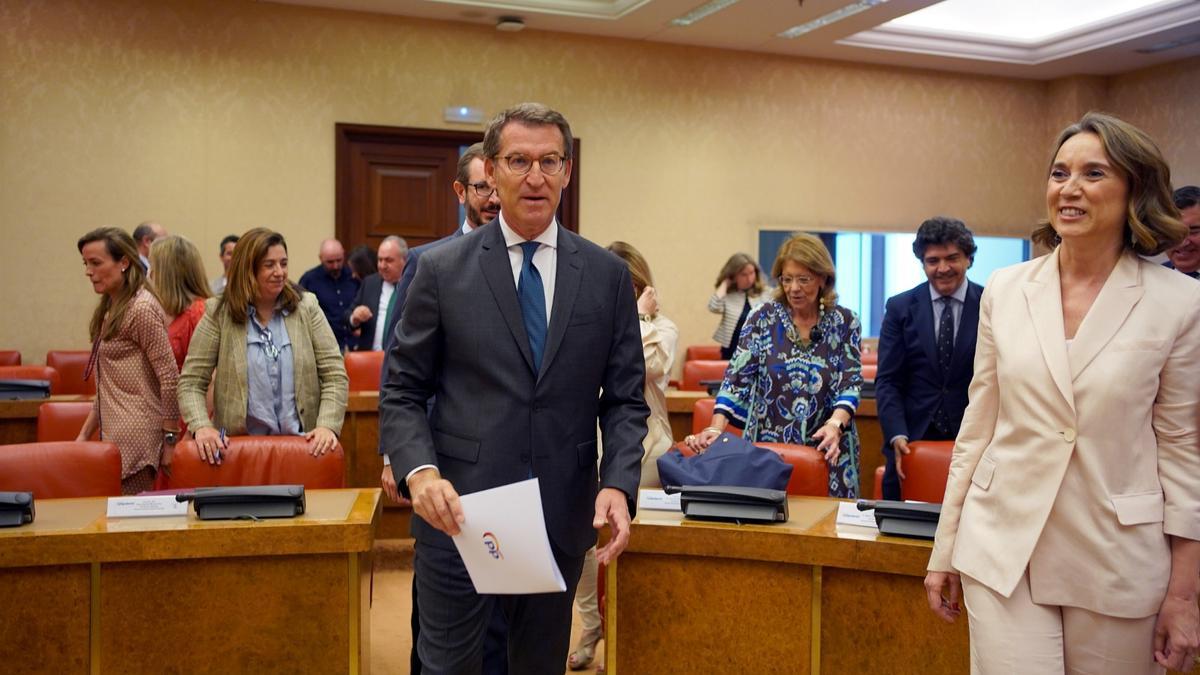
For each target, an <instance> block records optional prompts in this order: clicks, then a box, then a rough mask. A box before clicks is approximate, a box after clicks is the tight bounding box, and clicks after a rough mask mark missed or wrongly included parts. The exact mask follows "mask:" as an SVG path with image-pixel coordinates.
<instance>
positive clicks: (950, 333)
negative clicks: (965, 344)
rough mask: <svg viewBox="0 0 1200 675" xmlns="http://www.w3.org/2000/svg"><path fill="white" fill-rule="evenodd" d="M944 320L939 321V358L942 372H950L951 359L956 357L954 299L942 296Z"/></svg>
mask: <svg viewBox="0 0 1200 675" xmlns="http://www.w3.org/2000/svg"><path fill="white" fill-rule="evenodd" d="M938 302H940V303H942V318H941V319H940V320H939V321H938V335H937V356H938V365H940V366H941V367H942V371H943V372H944V371H948V370H950V359H951V358H952V357H953V356H954V304H953V303H954V298H951V297H950V296H946V295H944V296H942V297H940V298H938Z"/></svg>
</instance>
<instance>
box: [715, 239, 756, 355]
mask: <svg viewBox="0 0 1200 675" xmlns="http://www.w3.org/2000/svg"><path fill="white" fill-rule="evenodd" d="M762 276H763V275H762V270H761V269H759V267H758V263H756V262H754V258H751V257H750V256H749V255H747V254H745V253H734V254H733V255H731V256H730V257H729V260H726V261H725V265H724V266H723V267H722V268H721V273H720V274H718V275H717V283H716V290H715V291H714V292H713V294H712V297H711V298H709V299H708V311H710V312H712V313H713V314H720V315H721V323H719V324H717V330H716V332H715V333H713V339H714V340H716V341H717V344H718V345H720V346H721V358H722V359H725V360H726V361H728V360H729V359H730V358H731V357H732V356H733V350H734V349H736V348H737V344H738V336H740V335H741V333H742V326H744V325H745V323H746V317H747V316H749V315H750V312H751V311H753V310H755V309H756V308H758V306H759V305H761V304H763V303H764V302H766V300H767V297H766V295H764V294H763V288H764V287H763V279H762Z"/></svg>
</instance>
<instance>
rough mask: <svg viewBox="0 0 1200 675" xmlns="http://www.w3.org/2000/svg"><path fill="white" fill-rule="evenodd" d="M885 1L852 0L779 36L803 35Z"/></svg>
mask: <svg viewBox="0 0 1200 675" xmlns="http://www.w3.org/2000/svg"><path fill="white" fill-rule="evenodd" d="M887 1H888V0H858V2H852V3H850V4H849V5H846V6H845V7H842V8H840V9H835V10H834V11H832V12H830V13H828V14H825V15H823V16H819V17H817V18H815V19H813V20H812V21H809V22H808V23H802V24H800V25H799V26H792V27H791V28H789V29H787V30H785V31H783V32H782V33H780V34H779V37H781V38H787V39H791V38H795V37H800V36H801V35H804V34H805V33H811V32H813V31H814V30H817V29H819V28H824V27H825V26H828V25H829V24H831V23H837V22H838V21H841V20H842V19H848V18H850V17H852V16H854V15H855V14H860V13H862V12H865V11H867V10H868V9H871V8H872V7H876V6H878V5H882V4H883V3H885V2H887Z"/></svg>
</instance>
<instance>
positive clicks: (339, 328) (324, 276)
mask: <svg viewBox="0 0 1200 675" xmlns="http://www.w3.org/2000/svg"><path fill="white" fill-rule="evenodd" d="M320 259H321V264H320V265H317V266H316V267H314V268H312V269H311V270H309V271H307V272H305V273H304V276H302V277H300V285H301V286H302V287H304V290H306V291H308V292H309V293H312V294H313V295H315V296H317V302H318V303H319V304H320V305H321V311H323V312H325V319H326V320H327V321H328V322H329V327H330V328H332V329H333V336H334V337H335V338H337V342H338V347H340V348H341V349H342V351H346V333H347V327H346V322H345V318H346V314H347V313H348V312H349V311H350V309H351V308H352V307H353V306H354V296H355V295H357V294H358V280H357V279H355V278H354V275H353V274H350V270H348V269H346V266H345V263H346V251H345V249H343V248H342V243H341V242H340V241H338V240H337V239H326V240H325V241H323V242H321V254H320Z"/></svg>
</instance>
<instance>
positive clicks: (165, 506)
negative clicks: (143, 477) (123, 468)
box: [108, 495, 188, 518]
mask: <svg viewBox="0 0 1200 675" xmlns="http://www.w3.org/2000/svg"><path fill="white" fill-rule="evenodd" d="M187 511H188V505H187V502H177V501H175V495H150V496H146V497H109V498H108V517H109V518H146V517H149V516H187Z"/></svg>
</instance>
